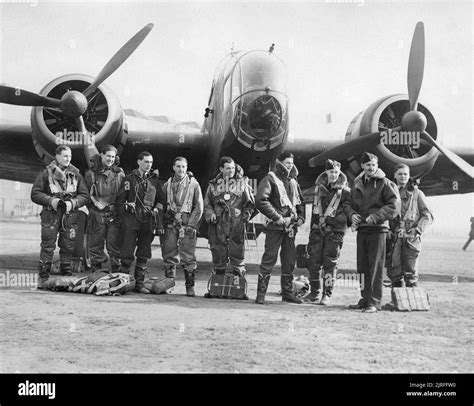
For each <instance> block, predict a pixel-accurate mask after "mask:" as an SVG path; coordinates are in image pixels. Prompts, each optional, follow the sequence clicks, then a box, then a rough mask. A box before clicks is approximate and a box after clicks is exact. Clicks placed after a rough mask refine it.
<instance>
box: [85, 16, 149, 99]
mask: <svg viewBox="0 0 474 406" xmlns="http://www.w3.org/2000/svg"><path fill="white" fill-rule="evenodd" d="M152 28H153V24H151V23H150V24H147V25H146V26H145V27H143V28H142V29H141V30H140V31H138V32H137V33H136V34H135V35H134V36H133V37H132V38H130V39H129V40H128V41H127V43H126V44H125V45H124V46H123V47H122V48H120V49H119V50H118V51H117V52H116V54H115V55H114V56H113V57H112V58H111V59H110V60H109V62H107V64H106V65H105V66H104V68H103V69H102V70H101V71H100V72H99V74H98V75H97V77H96V78H95V80H94V81H93V82H92V83H91V84H90V85H89V87H88V88H87V89H86V90H84V92H83V94H84V96H86V97H87V96H89V95H90V94H91V93H92V92H94V90H95V89H97V88H98V87H99V86H100V84H101V83H102V82H103V81H104V80H105V79H107V78H108V77H109V76H110V75H111V74H112V73H114V72H115V71H116V70H117V69H118V68H119V67H120V65H122V64H123V63H124V62H125V61H126V60H127V59H128V57H129V56H130V55H131V54H132V53H133V52H134V51H135V49H137V48H138V46H139V45H140V44H141V43H142V42H143V40H144V39H145V38H146V36H147V35H148V34H149V33H150V31H151V29H152Z"/></svg>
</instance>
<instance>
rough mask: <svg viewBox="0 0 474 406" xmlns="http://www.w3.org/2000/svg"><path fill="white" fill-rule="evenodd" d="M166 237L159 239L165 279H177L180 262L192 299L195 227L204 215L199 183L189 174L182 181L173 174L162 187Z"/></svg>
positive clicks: (195, 266)
mask: <svg viewBox="0 0 474 406" xmlns="http://www.w3.org/2000/svg"><path fill="white" fill-rule="evenodd" d="M163 193H164V201H165V202H166V207H165V212H164V228H165V234H164V235H163V236H161V238H160V240H161V253H162V256H163V267H164V271H165V276H166V277H167V278H175V277H176V267H177V265H178V264H179V263H180V262H181V265H182V266H183V270H184V276H185V280H186V282H185V285H186V292H187V294H188V296H194V288H193V287H194V279H195V272H196V269H197V263H196V240H197V228H198V225H199V221H200V220H201V216H202V213H203V206H204V203H203V198H202V193H201V188H200V186H199V183H198V181H197V180H196V178H195V177H194V176H193V175H192V173H190V172H188V174H186V175H185V176H184V177H183V179H178V178H177V177H176V175H174V176H173V177H171V178H169V179H168V181H167V182H166V183H165V184H164V185H163Z"/></svg>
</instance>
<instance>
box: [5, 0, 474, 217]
mask: <svg viewBox="0 0 474 406" xmlns="http://www.w3.org/2000/svg"><path fill="white" fill-rule="evenodd" d="M0 18H1V28H0V44H1V46H0V82H3V83H5V84H8V85H10V86H18V87H20V88H24V89H26V90H31V91H39V90H40V89H41V88H42V87H43V86H45V85H46V83H48V82H49V81H51V80H52V79H53V78H55V77H57V76H60V75H63V74H66V73H76V72H78V73H86V74H90V75H92V76H95V75H96V74H97V73H98V72H99V71H100V70H101V68H102V67H103V65H104V64H105V63H106V62H107V60H108V59H109V58H110V57H111V56H112V55H113V54H114V53H115V52H116V51H117V50H118V49H119V48H120V47H121V46H122V45H123V44H124V43H125V42H126V41H127V40H128V39H129V38H130V37H131V36H132V35H133V34H134V33H135V32H136V31H138V30H139V29H140V28H142V27H143V26H144V25H146V24H147V23H149V22H152V23H154V24H155V28H154V29H153V30H152V32H151V33H150V35H149V36H148V37H147V38H146V40H145V41H144V43H143V44H142V45H141V46H140V48H139V49H138V50H137V51H136V52H135V53H134V54H133V55H132V56H131V57H130V59H129V60H128V61H126V62H125V64H124V65H123V66H122V67H121V68H120V69H119V70H118V71H117V72H115V73H114V75H113V76H112V77H110V78H109V79H107V81H106V84H107V85H108V87H110V88H111V89H112V90H113V91H114V92H115V93H116V94H117V96H118V97H119V99H120V101H121V103H122V106H123V107H124V108H134V109H136V110H139V111H141V112H143V113H145V114H148V115H162V114H164V115H169V116H170V117H172V118H174V119H177V120H180V121H181V120H182V121H190V120H193V121H197V122H198V123H199V124H201V123H202V120H203V112H204V108H205V107H206V103H207V100H208V96H209V91H210V86H211V82H212V77H213V74H214V70H215V67H216V65H217V64H218V62H219V60H220V59H221V58H222V57H224V56H225V54H226V53H228V52H229V50H230V48H231V47H232V44H233V45H234V47H235V49H243V50H250V49H268V47H269V46H270V45H271V43H275V44H276V46H275V53H276V54H277V55H278V56H279V57H280V58H281V59H282V60H283V61H284V62H285V64H286V67H287V73H288V82H287V83H288V96H289V98H290V117H291V118H290V131H291V132H292V134H293V135H294V136H295V137H311V138H316V137H318V138H323V139H325V138H331V139H342V138H343V136H344V134H345V131H346V129H347V126H348V124H349V122H350V121H351V120H352V118H353V117H354V116H355V115H356V114H357V113H358V112H359V111H361V110H363V109H365V108H366V107H368V106H369V105H370V104H371V103H372V102H374V101H375V100H377V99H378V98H380V97H382V96H385V95H390V94H395V93H406V92H407V90H406V86H407V85H406V75H407V65H408V54H409V49H410V43H411V39H412V36H413V31H414V28H415V25H416V22H417V21H423V22H424V24H425V36H426V60H425V75H424V81H423V87H422V90H421V97H420V102H421V103H422V104H424V105H425V106H426V107H428V108H429V109H430V110H431V112H432V113H433V114H434V116H435V118H436V120H437V124H438V130H439V131H438V134H439V137H441V140H442V142H443V144H445V145H448V146H449V145H470V146H473V136H472V129H473V124H474V123H473V120H474V119H473V116H474V114H473V104H472V103H473V89H472V82H473V63H472V58H473V50H474V41H473V35H474V33H473V24H472V20H473V3H472V2H471V1H457V2H453V1H450V2H448V1H416V2H396V3H393V2H374V1H370V0H352V1H351V0H348V1H343V0H334V1H330V0H328V1H322V2H298V1H294V2H286V3H283V2H261V3H254V2H193V1H187V2H178V3H175V2H174V3H166V2H140V3H138V2H120V3H112V2H101V3H100V2H98V3H85V2H62V3H57V2H43V1H35V0H31V1H28V0H0ZM29 112H30V109H29V108H26V107H11V106H4V105H0V119H2V118H3V119H9V120H15V121H23V120H28V115H29ZM327 113H331V115H332V123H331V124H327V123H326V114H327ZM471 196H472V194H471ZM463 201H465V202H467V203H466V204H467V206H465V207H466V210H467V211H469V210H470V208H469V206H472V197H471V199H470V201H469V200H466V199H465V198H464V200H463ZM470 215H472V214H470Z"/></svg>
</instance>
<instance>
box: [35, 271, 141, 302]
mask: <svg viewBox="0 0 474 406" xmlns="http://www.w3.org/2000/svg"><path fill="white" fill-rule="evenodd" d="M134 288H135V279H134V278H133V277H132V276H130V275H129V274H126V273H120V272H117V273H109V272H107V271H103V270H101V271H96V272H94V273H92V274H90V275H89V276H82V277H80V276H59V275H58V276H56V275H51V276H50V277H49V279H48V280H47V281H46V283H45V284H44V289H46V290H53V291H59V292H74V293H89V294H94V295H97V296H103V295H123V294H125V293H127V292H130V291H132V290H133V289H134Z"/></svg>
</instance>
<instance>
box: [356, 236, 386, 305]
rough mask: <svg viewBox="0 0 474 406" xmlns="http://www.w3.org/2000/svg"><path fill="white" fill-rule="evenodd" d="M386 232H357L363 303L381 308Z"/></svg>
mask: <svg viewBox="0 0 474 406" xmlns="http://www.w3.org/2000/svg"><path fill="white" fill-rule="evenodd" d="M385 250H386V233H384V232H364V231H359V232H358V233H357V272H358V273H359V274H360V276H361V281H360V283H361V294H362V302H363V303H361V304H362V305H364V307H365V306H375V307H376V308H377V309H380V302H381V300H382V290H383V268H384V266H385Z"/></svg>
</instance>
